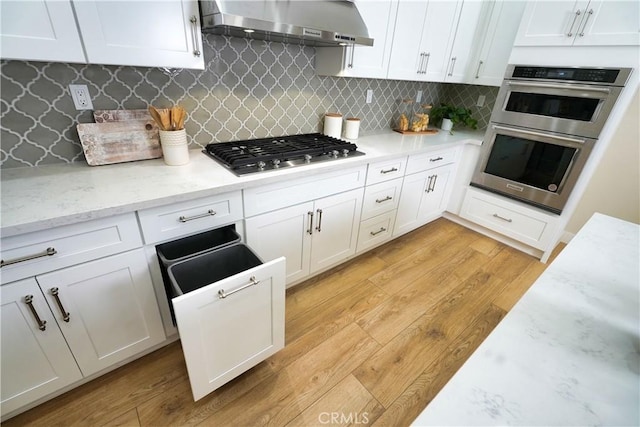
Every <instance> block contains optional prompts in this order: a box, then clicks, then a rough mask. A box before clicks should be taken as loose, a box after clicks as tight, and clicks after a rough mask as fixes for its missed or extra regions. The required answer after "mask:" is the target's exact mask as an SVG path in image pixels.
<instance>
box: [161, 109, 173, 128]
mask: <svg viewBox="0 0 640 427" xmlns="http://www.w3.org/2000/svg"><path fill="white" fill-rule="evenodd" d="M158 113H160V120H161V121H162V127H161V129H162V130H171V110H169V109H168V108H160V109H158Z"/></svg>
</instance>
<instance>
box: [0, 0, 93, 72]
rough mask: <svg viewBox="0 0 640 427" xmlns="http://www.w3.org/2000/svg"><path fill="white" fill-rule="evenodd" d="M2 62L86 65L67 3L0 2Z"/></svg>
mask: <svg viewBox="0 0 640 427" xmlns="http://www.w3.org/2000/svg"><path fill="white" fill-rule="evenodd" d="M0 43H1V47H0V55H1V56H2V58H3V59H22V60H32V61H64V62H87V61H86V58H85V56H84V52H83V50H82V43H81V41H80V33H79V32H78V27H77V26H76V20H75V18H74V16H73V9H72V7H71V1H69V0H66V1H65V0H39V1H24V0H2V1H0Z"/></svg>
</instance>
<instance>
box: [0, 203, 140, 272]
mask: <svg viewBox="0 0 640 427" xmlns="http://www.w3.org/2000/svg"><path fill="white" fill-rule="evenodd" d="M140 246H142V240H141V238H140V230H139V229H138V223H137V221H136V217H135V214H134V213H133V212H132V213H129V214H124V215H117V216H113V217H109V218H102V219H97V220H93V221H88V222H83V223H79V224H73V225H67V226H63V227H56V228H52V229H49V230H43V231H37V232H34V233H28V234H22V235H19V236H12V237H6V238H4V239H2V261H3V263H8V262H11V261H16V260H19V259H22V258H27V257H31V256H36V255H44V254H46V253H47V249H48V248H51V249H52V251H50V252H51V253H52V252H53V251H55V253H54V254H53V255H44V256H41V257H37V258H34V259H30V260H26V261H21V262H18V263H15V264H10V265H4V266H3V267H2V270H1V273H0V274H1V275H2V283H8V282H12V281H14V280H18V279H22V278H25V277H29V276H35V275H37V274H41V273H45V272H48V271H53V270H57V269H59V268H62V267H68V266H70V265H74V264H79V263H82V262H86V261H90V260H93V259H96V258H101V257H104V256H107V255H112V254H116V253H119V252H124V251H128V250H130V249H134V248H137V247H140Z"/></svg>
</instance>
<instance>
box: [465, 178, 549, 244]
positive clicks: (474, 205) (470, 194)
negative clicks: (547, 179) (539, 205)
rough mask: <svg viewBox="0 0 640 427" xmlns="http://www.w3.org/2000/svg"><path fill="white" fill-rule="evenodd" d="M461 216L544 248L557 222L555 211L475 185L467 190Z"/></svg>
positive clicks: (520, 240) (523, 241)
mask: <svg viewBox="0 0 640 427" xmlns="http://www.w3.org/2000/svg"><path fill="white" fill-rule="evenodd" d="M460 216H461V217H462V218H465V219H468V220H469V221H472V222H474V223H476V224H478V225H482V226H483V227H486V228H488V229H491V230H493V231H496V232H498V233H500V234H504V235H505V236H508V237H511V238H513V239H515V240H517V241H519V242H522V243H525V244H527V245H529V246H532V247H534V248H537V249H543V250H544V249H545V248H546V246H547V245H548V243H549V241H550V238H551V237H552V234H553V231H554V229H555V224H556V222H557V220H556V218H555V217H554V216H553V215H552V214H547V213H545V212H541V211H539V210H537V209H535V208H528V207H526V206H524V205H522V204H520V203H517V202H514V201H511V200H505V199H503V198H500V197H497V196H494V195H492V194H488V193H485V192H481V191H478V190H475V189H472V188H470V189H468V190H467V194H466V196H465V199H464V203H463V205H462V211H461V212H460Z"/></svg>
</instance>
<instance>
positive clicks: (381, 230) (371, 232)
mask: <svg viewBox="0 0 640 427" xmlns="http://www.w3.org/2000/svg"><path fill="white" fill-rule="evenodd" d="M385 231H387V229H386V228H384V227H380V230H378V231H370V232H369V234H371V235H372V236H377V235H378V234H380V233H384V232H385Z"/></svg>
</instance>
